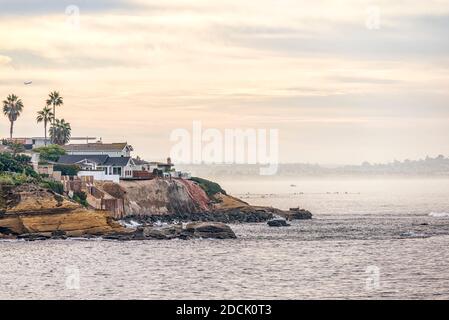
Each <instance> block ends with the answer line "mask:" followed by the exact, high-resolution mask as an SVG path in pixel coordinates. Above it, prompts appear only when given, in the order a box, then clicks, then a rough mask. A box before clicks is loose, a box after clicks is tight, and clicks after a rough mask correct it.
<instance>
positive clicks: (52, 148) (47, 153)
mask: <svg viewBox="0 0 449 320" xmlns="http://www.w3.org/2000/svg"><path fill="white" fill-rule="evenodd" d="M33 151H34V152H37V153H39V155H40V159H41V160H43V161H45V160H47V161H53V162H56V161H58V159H59V157H60V156H62V155H65V154H66V152H65V150H64V149H63V148H62V147H61V146H58V145H56V144H52V145H49V146H46V147H39V148H35V149H33Z"/></svg>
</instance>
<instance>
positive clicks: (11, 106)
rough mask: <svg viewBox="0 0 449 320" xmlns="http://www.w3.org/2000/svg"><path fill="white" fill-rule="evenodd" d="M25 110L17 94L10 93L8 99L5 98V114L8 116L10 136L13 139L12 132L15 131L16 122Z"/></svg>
mask: <svg viewBox="0 0 449 320" xmlns="http://www.w3.org/2000/svg"><path fill="white" fill-rule="evenodd" d="M22 111H23V103H22V100H20V99H19V97H18V96H16V95H15V94H10V95H9V96H8V97H7V98H6V100H3V114H4V115H5V116H7V117H8V119H9V122H11V126H10V129H9V137H10V139H11V140H12V133H13V131H14V122H15V121H16V120H17V118H18V117H19V116H20V114H21V113H22Z"/></svg>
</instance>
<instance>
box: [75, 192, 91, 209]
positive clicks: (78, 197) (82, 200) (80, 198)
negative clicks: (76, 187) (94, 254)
mask: <svg viewBox="0 0 449 320" xmlns="http://www.w3.org/2000/svg"><path fill="white" fill-rule="evenodd" d="M72 199H73V200H75V201H76V202H78V203H79V204H81V205H83V206H85V207H87V206H88V205H89V204H88V203H87V194H86V193H85V192H83V191H81V192H75V193H74V194H73V198H72Z"/></svg>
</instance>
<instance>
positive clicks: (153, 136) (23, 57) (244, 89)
mask: <svg viewBox="0 0 449 320" xmlns="http://www.w3.org/2000/svg"><path fill="white" fill-rule="evenodd" d="M68 5H76V6H78V8H79V10H80V16H79V26H78V25H77V24H76V21H77V18H76V15H74V14H72V13H71V12H73V11H70V10H69V11H70V13H69V14H66V7H67V6H68ZM377 10H379V12H380V21H379V24H378V26H379V28H376V23H377V20H376V19H375V18H376V12H377ZM448 31H449V0H446V1H441V0H440V1H438V0H434V1H422V0H408V1H400V0H395V1H391V0H378V1H361V0H357V1H356V0H349V1H343V0H341V1H338V0H334V1H330V0H329V1H316V0H315V1H299V0H270V1H267V0H258V1H241V0H216V1H214V0H207V1H205V0H204V1H198V0H195V1H193V0H169V1H161V0H159V1H153V0H150V1H149V0H115V1H113V0H101V1H92V0H89V1H87V0H85V1H76V0H69V1H65V0H64V1H61V0H34V1H26V0H0V39H1V41H0V98H2V99H4V98H5V97H6V96H7V95H8V94H10V93H15V94H17V95H19V96H20V98H22V100H23V102H24V104H25V111H24V113H23V115H22V117H21V118H20V119H19V120H18V121H17V123H16V130H15V136H43V126H42V125H37V124H36V123H35V120H34V119H35V117H36V111H37V110H39V109H41V108H42V107H43V106H44V101H45V99H46V96H47V94H48V93H49V92H50V91H52V90H59V91H60V93H61V94H62V95H63V97H64V100H65V105H64V106H63V107H62V108H60V109H58V111H57V115H58V117H63V118H65V119H66V121H69V122H70V123H71V124H72V128H73V132H72V135H73V136H80V135H83V136H85V135H93V136H96V137H102V138H103V140H104V141H117V142H118V141H128V142H129V143H131V144H132V145H133V146H134V147H135V149H136V150H137V154H140V155H141V156H145V157H147V158H149V159H159V158H165V157H166V155H167V154H168V152H169V149H170V147H171V143H170V141H169V134H170V132H171V130H173V129H176V128H187V129H189V128H191V127H192V121H194V120H198V121H202V123H203V126H204V127H213V128H219V129H224V128H256V129H257V128H277V129H279V135H280V141H279V142H280V145H279V148H280V153H281V161H288V162H292V161H297V162H320V163H359V162H361V161H363V160H370V161H374V162H381V161H382V162H383V161H391V160H393V159H405V158H412V159H414V158H421V157H424V156H426V155H427V154H428V155H438V154H439V153H443V154H446V155H449V90H448V87H449V36H448ZM26 80H32V81H33V84H32V85H30V86H25V85H24V84H23V82H24V81H26ZM8 128H9V123H8V121H7V118H6V117H3V120H1V121H0V135H1V136H7V135H8Z"/></svg>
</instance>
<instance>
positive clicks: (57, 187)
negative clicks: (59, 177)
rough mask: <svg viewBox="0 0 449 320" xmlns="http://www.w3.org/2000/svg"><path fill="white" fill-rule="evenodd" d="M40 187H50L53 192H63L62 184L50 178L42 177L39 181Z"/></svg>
mask: <svg viewBox="0 0 449 320" xmlns="http://www.w3.org/2000/svg"><path fill="white" fill-rule="evenodd" d="M40 185H41V187H43V188H46V189H50V190H52V191H53V192H55V193H58V194H63V193H64V186H63V185H62V183H61V182H59V181H54V180H50V179H42V181H41V182H40Z"/></svg>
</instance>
